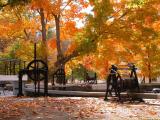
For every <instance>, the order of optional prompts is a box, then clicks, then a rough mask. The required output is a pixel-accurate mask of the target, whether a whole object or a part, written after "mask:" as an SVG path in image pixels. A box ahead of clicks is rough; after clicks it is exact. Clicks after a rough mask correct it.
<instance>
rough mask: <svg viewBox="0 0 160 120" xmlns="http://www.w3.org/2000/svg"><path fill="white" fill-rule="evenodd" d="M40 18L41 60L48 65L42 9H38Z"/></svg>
mask: <svg viewBox="0 0 160 120" xmlns="http://www.w3.org/2000/svg"><path fill="white" fill-rule="evenodd" d="M40 16H41V26H42V52H43V60H44V61H45V62H46V63H48V59H47V56H48V54H47V42H46V22H45V17H44V11H43V8H41V9H40Z"/></svg>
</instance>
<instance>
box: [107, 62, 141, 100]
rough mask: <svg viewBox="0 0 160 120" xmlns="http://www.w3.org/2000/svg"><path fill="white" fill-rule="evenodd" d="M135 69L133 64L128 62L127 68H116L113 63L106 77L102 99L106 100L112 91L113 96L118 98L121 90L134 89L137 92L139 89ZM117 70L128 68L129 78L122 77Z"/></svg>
mask: <svg viewBox="0 0 160 120" xmlns="http://www.w3.org/2000/svg"><path fill="white" fill-rule="evenodd" d="M136 69H137V68H136V67H135V65H134V64H132V65H130V64H129V66H128V67H127V68H118V67H116V66H115V65H112V66H111V69H110V73H109V75H108V77H107V82H106V83H107V85H106V86H107V88H106V94H105V99H104V100H108V95H110V96H112V93H113V92H114V93H115V97H118V99H119V100H121V92H123V91H127V90H131V91H133V90H134V92H139V91H140V89H139V83H138V78H137V73H136ZM118 70H129V71H130V76H129V78H128V79H123V78H122V77H121V75H120V73H119V72H118ZM140 101H141V100H140Z"/></svg>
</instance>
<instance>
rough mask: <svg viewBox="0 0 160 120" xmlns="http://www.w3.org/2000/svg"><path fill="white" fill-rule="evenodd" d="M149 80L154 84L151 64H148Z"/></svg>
mask: <svg viewBox="0 0 160 120" xmlns="http://www.w3.org/2000/svg"><path fill="white" fill-rule="evenodd" d="M148 72H149V73H148V78H149V83H151V82H152V76H151V64H150V63H149V64H148Z"/></svg>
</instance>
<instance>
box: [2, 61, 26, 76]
mask: <svg viewBox="0 0 160 120" xmlns="http://www.w3.org/2000/svg"><path fill="white" fill-rule="evenodd" d="M25 67H26V61H22V60H19V59H6V58H0V75H17V74H18V72H19V70H20V69H23V68H25Z"/></svg>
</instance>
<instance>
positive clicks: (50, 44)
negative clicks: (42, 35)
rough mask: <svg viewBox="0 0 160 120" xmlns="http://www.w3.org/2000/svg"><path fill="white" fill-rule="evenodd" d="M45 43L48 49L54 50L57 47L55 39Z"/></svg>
mask: <svg viewBox="0 0 160 120" xmlns="http://www.w3.org/2000/svg"><path fill="white" fill-rule="evenodd" d="M47 43H48V46H49V47H50V48H52V49H55V48H56V46H57V45H56V39H51V40H48V41H47Z"/></svg>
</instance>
